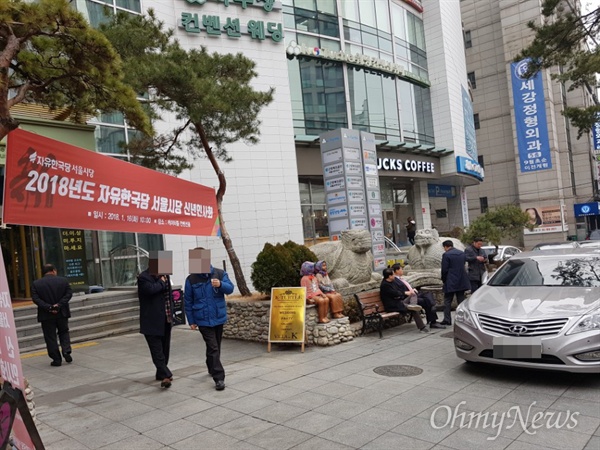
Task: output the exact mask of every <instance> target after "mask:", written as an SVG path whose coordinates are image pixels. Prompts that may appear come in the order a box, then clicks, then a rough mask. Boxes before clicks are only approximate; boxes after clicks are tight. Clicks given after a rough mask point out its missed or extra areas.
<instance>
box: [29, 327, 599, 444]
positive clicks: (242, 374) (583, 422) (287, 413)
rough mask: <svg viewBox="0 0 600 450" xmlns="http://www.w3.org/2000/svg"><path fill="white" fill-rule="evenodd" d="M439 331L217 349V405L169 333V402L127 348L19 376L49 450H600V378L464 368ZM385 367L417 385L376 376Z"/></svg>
mask: <svg viewBox="0 0 600 450" xmlns="http://www.w3.org/2000/svg"><path fill="white" fill-rule="evenodd" d="M448 331H450V330H440V331H438V332H437V333H431V334H429V335H423V334H421V333H419V332H417V331H416V330H415V328H414V327H411V326H401V327H397V328H394V329H390V330H385V333H384V339H379V338H378V336H377V334H376V333H375V334H371V335H368V336H365V337H361V338H357V339H355V340H354V341H353V342H349V343H344V344H341V345H338V346H335V347H328V348H315V347H308V348H307V349H306V352H305V353H304V354H303V353H301V352H300V347H299V346H295V345H286V346H278V345H273V350H272V352H271V353H267V346H266V344H259V343H250V342H242V341H232V340H226V341H224V343H223V361H224V363H225V369H226V372H227V379H226V383H227V388H226V389H225V390H224V391H222V392H217V391H215V389H214V383H213V381H212V379H211V378H210V377H209V376H208V375H207V374H206V370H205V368H204V364H203V361H204V356H203V353H204V344H203V342H202V340H201V337H200V335H199V334H198V333H197V332H192V331H190V330H187V329H185V328H178V329H176V330H175V331H174V332H173V340H172V355H171V363H170V367H171V370H172V371H173V373H174V376H175V380H174V382H173V386H172V387H171V389H168V390H161V389H160V387H159V382H157V381H155V380H154V368H153V366H152V363H151V360H150V355H149V352H148V349H147V347H146V342H145V340H144V339H143V337H142V336H141V335H138V334H133V335H127V336H119V337H114V338H108V339H104V340H100V341H98V342H97V345H92V346H87V347H82V348H77V347H76V348H75V350H74V352H73V357H74V362H73V363H72V364H63V365H62V366H61V367H51V366H50V364H49V363H50V360H49V358H48V357H47V356H45V355H44V356H35V357H28V355H25V358H24V359H23V365H24V371H25V376H26V377H27V378H28V379H29V381H30V383H31V385H32V386H33V388H34V391H35V403H36V410H37V417H38V427H39V431H40V434H41V436H42V439H43V441H44V444H45V446H46V448H47V449H49V450H52V449H57V450H59V449H60V450H65V449H96V448H106V449H126V450H130V449H132V450H134V449H144V450H146V449H149V450H151V449H180V450H184V449H236V450H237V449H273V450H285V449H296V450H301V449H305V450H308V449H319V450H324V449H356V448H364V449H405V448H406V449H460V450H465V449H481V448H485V449H487V450H495V449H510V450H515V449H523V450H527V449H569V450H570V449H587V450H592V449H593V450H600V389H599V388H600V376H598V375H575V374H563V373H546V372H536V371H526V370H517V369H507V368H499V367H492V366H489V367H487V366H471V365H467V364H465V363H464V362H463V361H462V360H460V359H458V358H456V357H455V355H454V349H453V344H452V339H449V338H447V337H442V336H441V335H442V334H445V333H447V332H448ZM384 365H412V366H416V367H419V368H421V369H423V372H422V373H421V374H420V375H417V376H411V377H386V376H382V375H378V374H376V373H375V372H373V369H374V368H376V367H378V366H384ZM486 413H487V414H486ZM536 413H541V414H542V415H538V416H536V415H535V414H536ZM540 417H541V418H543V419H540ZM536 418H537V419H536ZM548 418H550V424H551V425H552V424H553V427H551V428H548V427H547V426H546V422H547V419H548ZM567 419H569V421H568V422H567V423H565V422H566V421H567ZM536 420H537V421H536ZM478 422H479V423H478ZM461 424H462V427H461ZM540 424H541V425H540ZM538 426H539V427H538Z"/></svg>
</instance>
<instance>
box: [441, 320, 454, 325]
mask: <svg viewBox="0 0 600 450" xmlns="http://www.w3.org/2000/svg"><path fill="white" fill-rule="evenodd" d="M440 325H452V324H451V323H450V322H446V321H445V320H444V321H443V322H440Z"/></svg>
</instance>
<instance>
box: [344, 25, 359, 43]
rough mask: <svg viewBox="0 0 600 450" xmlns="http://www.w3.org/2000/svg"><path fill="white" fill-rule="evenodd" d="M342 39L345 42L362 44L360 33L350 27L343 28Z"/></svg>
mask: <svg viewBox="0 0 600 450" xmlns="http://www.w3.org/2000/svg"><path fill="white" fill-rule="evenodd" d="M344 38H345V39H346V40H347V41H352V42H358V43H361V42H362V33H361V32H360V30H359V29H358V28H354V27H352V26H344Z"/></svg>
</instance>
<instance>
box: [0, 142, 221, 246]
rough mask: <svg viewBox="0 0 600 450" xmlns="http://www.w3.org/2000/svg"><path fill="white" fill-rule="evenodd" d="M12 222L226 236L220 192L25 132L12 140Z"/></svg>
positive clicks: (8, 187) (7, 204)
mask: <svg viewBox="0 0 600 450" xmlns="http://www.w3.org/2000/svg"><path fill="white" fill-rule="evenodd" d="M4 186H5V187H4V211H3V216H2V222H3V223H5V224H18V225H32V226H42V227H54V228H80V229H86V230H106V231H125V232H127V231H130V232H137V233H155V234H183V235H193V236H217V235H219V232H220V230H219V221H218V214H217V203H216V198H215V192H214V190H213V189H212V188H209V187H206V186H202V185H199V184H196V183H192V182H190V181H185V180H181V179H179V178H176V177H172V176H169V175H165V174H163V173H160V172H155V171H154V170H150V169H146V168H144V167H140V166H136V165H135V164H131V163H128V162H125V161H120V160H118V159H116V158H112V157H110V156H105V155H101V154H98V153H95V152H92V151H89V150H84V149H82V148H79V147H74V146H72V145H69V144H65V143H63V142H59V141H55V140H53V139H49V138H46V137H43V136H40V135H37V134H34V133H30V132H27V131H24V130H15V131H12V132H11V133H10V134H9V135H8V144H7V155H6V171H5V185H4Z"/></svg>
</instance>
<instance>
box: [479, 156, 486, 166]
mask: <svg viewBox="0 0 600 450" xmlns="http://www.w3.org/2000/svg"><path fill="white" fill-rule="evenodd" d="M477 162H478V163H479V165H480V166H481V167H483V168H485V161H484V159H483V155H479V156H477Z"/></svg>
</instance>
